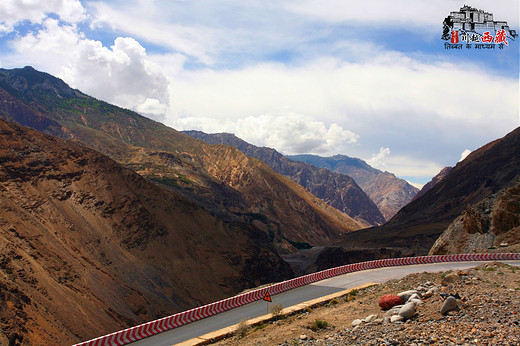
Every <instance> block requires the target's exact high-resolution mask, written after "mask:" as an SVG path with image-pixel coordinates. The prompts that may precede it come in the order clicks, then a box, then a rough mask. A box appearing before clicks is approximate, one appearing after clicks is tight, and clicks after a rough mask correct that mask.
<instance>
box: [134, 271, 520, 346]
mask: <svg viewBox="0 0 520 346" xmlns="http://www.w3.org/2000/svg"><path fill="white" fill-rule="evenodd" d="M503 262H504V263H508V264H512V265H516V266H520V261H503ZM480 263H485V262H453V263H435V264H418V265H410V266H400V267H388V268H379V269H370V270H365V271H361V272H355V273H349V274H344V275H340V276H337V277H334V278H330V279H326V280H323V281H319V282H316V283H313V284H310V285H307V286H303V287H299V288H296V289H293V290H289V291H287V292H284V293H280V294H277V295H275V296H272V297H271V298H272V300H273V303H272V304H280V305H282V306H283V307H288V306H292V305H296V304H299V303H302V302H305V301H308V300H312V299H315V298H319V297H322V296H326V295H328V294H332V293H335V292H340V291H343V290H346V289H349V288H352V287H355V286H359V285H362V284H365V283H369V282H378V283H383V282H386V281H388V280H391V279H399V278H401V277H403V276H406V275H408V274H411V273H420V272H425V271H426V272H439V271H446V270H455V269H464V268H471V267H475V266H477V265H478V264H480ZM266 313H267V303H266V302H264V301H257V302H254V303H251V304H248V305H244V306H241V307H238V308H236V309H233V310H229V311H226V312H223V313H221V314H218V315H215V316H211V317H208V318H205V319H203V320H200V321H197V322H193V323H190V324H187V325H185V326H182V327H179V328H175V329H172V330H170V331H167V332H164V333H161V334H158V335H155V336H152V337H149V338H146V339H143V340H140V341H137V342H134V343H132V344H131V345H132V346H170V345H173V344H176V343H179V342H183V341H186V340H189V339H192V338H195V337H197V336H201V335H203V334H206V333H210V332H212V331H215V330H219V329H222V328H225V327H229V326H231V325H234V324H237V323H239V322H240V321H242V320H245V319H251V318H254V317H259V316H262V315H265V314H266Z"/></svg>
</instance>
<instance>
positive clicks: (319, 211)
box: [0, 67, 361, 253]
mask: <svg viewBox="0 0 520 346" xmlns="http://www.w3.org/2000/svg"><path fill="white" fill-rule="evenodd" d="M0 117H3V118H4V119H7V120H11V121H16V122H18V123H20V124H23V125H26V126H29V127H33V128H35V129H37V130H40V131H43V132H45V133H48V134H51V135H54V136H58V137H62V138H66V139H74V140H76V141H80V142H82V143H84V144H86V145H87V146H89V147H91V148H93V149H95V150H97V151H99V152H101V153H103V154H105V155H108V156H109V157H111V158H112V159H114V160H115V161H116V162H118V163H120V164H122V165H124V166H126V167H128V168H130V169H132V170H134V171H135V172H136V173H138V174H139V175H141V176H143V177H145V178H147V179H148V180H149V181H152V182H154V183H155V184H157V185H160V186H161V187H163V188H165V189H169V190H170V191H173V192H175V193H177V194H180V195H182V196H184V197H185V198H187V199H188V200H190V201H191V202H193V203H194V204H195V205H198V206H200V207H201V208H202V209H204V210H206V211H207V212H209V213H211V214H212V215H214V216H215V217H216V218H217V219H219V220H222V221H236V222H244V223H249V224H253V225H254V226H255V227H257V228H258V229H261V230H262V231H263V232H264V233H265V235H266V236H267V237H268V238H269V241H270V242H271V243H272V244H273V245H274V246H275V248H276V249H277V251H279V253H290V252H294V251H296V250H297V249H301V248H308V247H311V246H319V245H323V244H325V243H327V242H328V241H331V240H332V239H335V238H336V237H337V236H338V235H339V234H343V233H347V232H349V231H353V230H357V229H359V228H361V226H360V225H359V224H358V223H357V222H356V221H355V220H354V219H352V218H351V217H349V216H348V215H346V214H344V213H342V212H340V211H338V210H337V209H335V208H332V207H330V206H329V205H327V204H326V203H325V202H323V201H322V200H320V199H318V198H316V197H315V196H313V195H312V194H311V193H309V192H308V191H307V190H305V189H304V188H302V187H301V186H300V185H298V184H296V183H294V182H292V181H290V180H289V179H287V178H286V177H284V176H282V175H279V174H277V173H275V172H274V171H273V170H272V169H271V168H270V167H269V166H267V165H266V164H264V163H263V162H261V161H259V160H257V159H254V158H250V157H248V156H246V155H244V154H243V153H242V152H240V151H239V150H237V149H236V148H233V147H230V146H223V145H209V144H207V143H204V142H203V141H199V140H197V139H194V138H192V137H190V136H187V135H185V134H182V133H180V132H178V131H176V130H174V129H172V128H169V127H167V126H164V125H162V124H160V123H158V122H155V121H152V120H150V119H147V118H145V117H142V116H140V115H139V114H137V113H135V112H132V111H129V110H125V109H121V108H119V107H116V106H113V105H110V104H108V103H106V102H102V101H99V100H96V99H94V98H92V97H90V96H87V95H85V94H83V93H81V92H80V91H78V90H74V89H71V88H70V87H69V86H68V85H67V84H65V83H64V82H63V81H62V80H60V79H58V78H55V77H53V76H51V75H49V74H46V73H42V72H39V71H36V70H34V69H33V68H31V67H25V68H23V69H13V70H5V69H0Z"/></svg>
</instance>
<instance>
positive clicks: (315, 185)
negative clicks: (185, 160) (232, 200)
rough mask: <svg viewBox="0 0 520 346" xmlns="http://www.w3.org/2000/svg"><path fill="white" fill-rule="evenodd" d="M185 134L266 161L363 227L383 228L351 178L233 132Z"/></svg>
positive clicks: (382, 221)
mask: <svg viewBox="0 0 520 346" xmlns="http://www.w3.org/2000/svg"><path fill="white" fill-rule="evenodd" d="M184 133H186V134H188V135H190V136H192V137H194V138H197V139H200V140H203V141H204V142H206V143H210V144H224V145H231V146H233V147H235V148H237V149H238V150H240V151H241V152H243V153H244V154H246V155H247V156H250V157H255V158H257V159H259V160H260V161H262V162H265V163H266V164H268V165H269V166H270V167H271V168H272V169H273V170H274V171H275V172H277V173H280V174H282V175H284V176H286V177H287V178H289V179H290V180H292V181H294V182H296V183H297V184H300V185H301V186H303V187H304V188H306V189H307V190H308V191H309V192H311V193H312V194H313V195H315V196H316V197H318V198H320V199H322V200H324V201H325V202H326V203H327V204H329V205H331V206H332V207H334V208H336V209H338V210H339V211H341V212H343V213H345V214H347V215H349V216H350V217H352V218H354V219H355V220H356V221H358V222H359V223H360V224H361V225H366V226H373V225H381V224H383V223H384V221H385V220H384V217H383V215H382V214H381V212H380V211H379V210H378V208H377V206H376V205H375V204H374V202H372V200H371V199H370V198H369V197H368V196H367V195H366V193H365V192H364V191H363V190H362V189H361V188H360V187H359V186H358V185H357V184H356V182H355V181H354V180H353V179H352V178H351V177H349V176H347V175H344V174H340V173H334V172H331V171H330V170H328V169H325V168H318V167H316V166H314V165H311V164H309V163H305V162H298V161H293V160H291V159H289V158H287V157H286V156H284V155H282V154H280V153H279V152H277V151H276V150H274V149H272V148H266V147H257V146H255V145H252V144H250V143H247V142H245V141H243V140H242V139H240V138H238V137H236V136H235V135H232V134H229V133H216V134H206V133H204V132H200V131H185V132H184Z"/></svg>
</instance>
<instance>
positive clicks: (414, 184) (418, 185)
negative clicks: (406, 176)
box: [406, 180, 425, 190]
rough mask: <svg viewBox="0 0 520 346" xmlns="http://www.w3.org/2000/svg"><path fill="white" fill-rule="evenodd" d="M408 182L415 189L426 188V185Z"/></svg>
mask: <svg viewBox="0 0 520 346" xmlns="http://www.w3.org/2000/svg"><path fill="white" fill-rule="evenodd" d="M406 182H407V183H408V184H410V185H412V186H413V187H415V188H417V189H419V190H421V189H422V188H423V187H424V185H425V184H419V183H414V182H412V181H409V180H407V181H406Z"/></svg>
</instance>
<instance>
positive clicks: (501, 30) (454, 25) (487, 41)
mask: <svg viewBox="0 0 520 346" xmlns="http://www.w3.org/2000/svg"><path fill="white" fill-rule="evenodd" d="M442 24H443V31H442V37H441V38H442V39H443V40H444V41H449V42H446V43H444V49H462V48H463V46H464V43H465V47H466V49H471V48H475V49H495V47H497V48H499V49H504V45H505V46H509V40H511V41H514V40H515V38H516V37H517V36H518V34H517V33H516V30H511V29H510V28H509V25H508V24H507V22H505V21H496V20H494V19H493V14H492V13H489V12H484V11H483V10H479V9H476V8H473V7H470V6H467V5H464V6H463V7H461V9H460V11H457V12H451V13H450V15H449V16H448V17H446V18H445V19H444V22H443V23H442Z"/></svg>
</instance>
